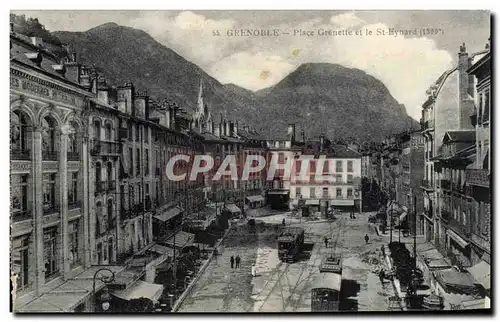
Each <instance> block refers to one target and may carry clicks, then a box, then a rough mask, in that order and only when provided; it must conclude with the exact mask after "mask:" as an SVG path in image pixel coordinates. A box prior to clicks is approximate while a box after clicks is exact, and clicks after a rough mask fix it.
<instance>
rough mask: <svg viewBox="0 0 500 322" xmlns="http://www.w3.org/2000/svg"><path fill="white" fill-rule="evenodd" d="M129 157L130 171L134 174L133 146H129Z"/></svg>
mask: <svg viewBox="0 0 500 322" xmlns="http://www.w3.org/2000/svg"><path fill="white" fill-rule="evenodd" d="M128 157H129V161H128V162H129V165H128V169H129V170H128V172H129V174H130V175H131V176H132V175H133V174H134V150H133V149H132V148H128Z"/></svg>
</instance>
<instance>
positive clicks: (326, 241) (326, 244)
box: [323, 236, 328, 248]
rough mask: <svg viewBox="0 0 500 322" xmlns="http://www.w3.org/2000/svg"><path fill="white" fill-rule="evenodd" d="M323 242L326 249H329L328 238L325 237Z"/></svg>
mask: <svg viewBox="0 0 500 322" xmlns="http://www.w3.org/2000/svg"><path fill="white" fill-rule="evenodd" d="M323 240H324V241H325V248H328V238H327V237H326V236H325V238H324V239H323Z"/></svg>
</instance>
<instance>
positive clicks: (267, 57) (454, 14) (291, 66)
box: [13, 10, 490, 120]
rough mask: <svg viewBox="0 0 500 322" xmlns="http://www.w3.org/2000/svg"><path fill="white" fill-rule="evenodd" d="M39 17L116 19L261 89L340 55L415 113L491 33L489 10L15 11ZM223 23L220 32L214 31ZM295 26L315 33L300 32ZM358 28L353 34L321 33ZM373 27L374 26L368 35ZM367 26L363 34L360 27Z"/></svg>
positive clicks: (50, 22)
mask: <svg viewBox="0 0 500 322" xmlns="http://www.w3.org/2000/svg"><path fill="white" fill-rule="evenodd" d="M13 12H14V13H16V14H25V15H26V16H28V17H37V18H38V19H39V21H40V23H42V24H43V25H45V27H46V29H48V30H50V31H56V30H66V31H85V30H88V29H90V28H93V27H95V26H97V25H100V24H103V23H106V22H115V23H117V24H119V25H124V26H129V27H132V28H137V29H141V30H144V31H146V32H147V33H149V34H150V35H151V36H152V37H154V38H155V39H156V40H157V41H158V42H160V43H162V44H163V45H165V46H167V47H169V48H171V49H173V50H175V51H176V52H177V53H179V54H180V55H181V56H183V57H184V58H186V59H187V60H189V61H191V62H193V63H195V64H196V65H198V66H199V67H201V68H202V69H204V70H205V71H206V72H207V73H208V74H210V75H211V76H212V77H214V78H216V79H217V80H219V81H220V82H221V83H233V84H236V85H238V86H241V87H244V88H247V89H249V90H254V91H255V90H259V89H262V88H265V87H269V86H272V85H274V84H276V83H278V82H279V81H280V80H281V79H283V78H284V77H285V76H286V75H288V74H289V73H290V72H292V71H293V70H295V69H296V68H297V67H298V66H299V65H300V64H302V63H311V62H322V63H325V62H326V63H337V64H341V65H343V66H346V67H351V68H358V69H361V70H363V71H365V72H366V73H368V74H370V75H372V76H375V77H377V78H378V79H380V80H381V81H382V82H383V83H384V84H385V85H386V86H387V88H388V89H389V91H390V93H391V94H392V96H393V97H394V98H395V99H396V100H398V102H399V103H401V104H404V105H405V106H406V109H407V112H408V114H409V115H410V116H411V117H413V118H414V119H416V120H419V119H420V116H421V105H422V103H423V102H424V101H425V98H426V95H425V91H426V90H427V89H428V87H429V86H430V85H431V84H432V83H433V82H434V81H435V80H436V79H437V78H438V77H439V76H440V75H441V74H442V73H443V72H444V71H446V70H447V69H449V68H451V67H453V66H454V64H456V60H457V53H458V51H459V47H460V45H461V44H462V43H465V44H466V47H467V51H468V52H469V53H473V52H477V51H480V50H483V49H484V46H485V44H486V43H487V42H488V38H489V37H490V13H489V12H487V11H293V10H288V11H243V10H241V11H22V12H20V11H13ZM389 28H394V29H397V30H407V31H412V30H417V31H418V30H420V29H421V28H424V29H425V28H433V29H440V31H439V32H438V33H437V34H433V35H420V34H417V35H406V36H394V35H377V30H386V32H387V30H388V29H389ZM233 29H259V30H261V29H267V30H269V29H278V30H280V31H282V32H283V31H284V32H289V33H290V34H288V35H285V34H281V35H280V36H278V37H255V36H254V37H246V36H239V37H236V36H228V35H227V30H233ZM214 30H219V34H220V36H214V35H213V33H214ZM295 30H303V31H309V32H311V31H312V32H314V35H309V36H301V35H294V31H295ZM319 30H332V31H349V30H350V31H352V33H353V34H352V35H351V36H324V35H318V31H319ZM366 30H371V31H372V34H371V35H367V34H366ZM356 31H362V35H356V34H355V32H356Z"/></svg>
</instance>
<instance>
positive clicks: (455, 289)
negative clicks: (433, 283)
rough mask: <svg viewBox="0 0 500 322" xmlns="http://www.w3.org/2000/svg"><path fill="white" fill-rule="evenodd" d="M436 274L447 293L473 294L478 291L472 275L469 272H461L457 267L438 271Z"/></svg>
mask: <svg viewBox="0 0 500 322" xmlns="http://www.w3.org/2000/svg"><path fill="white" fill-rule="evenodd" d="M435 276H436V280H437V281H438V282H439V283H440V284H441V285H442V286H443V287H445V289H446V292H447V293H458V294H468V295H472V294H475V293H477V291H478V290H477V287H476V286H475V285H474V281H473V280H472V276H471V275H470V274H469V273H463V272H459V271H457V270H456V269H455V268H449V269H444V270H440V271H436V272H435Z"/></svg>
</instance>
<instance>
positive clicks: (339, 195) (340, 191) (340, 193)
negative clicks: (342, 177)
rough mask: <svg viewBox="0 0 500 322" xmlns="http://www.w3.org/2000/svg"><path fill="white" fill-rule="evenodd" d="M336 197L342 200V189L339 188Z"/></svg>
mask: <svg viewBox="0 0 500 322" xmlns="http://www.w3.org/2000/svg"><path fill="white" fill-rule="evenodd" d="M336 196H337V198H342V188H337V192H336Z"/></svg>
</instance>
